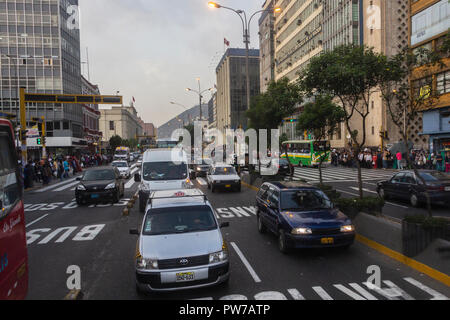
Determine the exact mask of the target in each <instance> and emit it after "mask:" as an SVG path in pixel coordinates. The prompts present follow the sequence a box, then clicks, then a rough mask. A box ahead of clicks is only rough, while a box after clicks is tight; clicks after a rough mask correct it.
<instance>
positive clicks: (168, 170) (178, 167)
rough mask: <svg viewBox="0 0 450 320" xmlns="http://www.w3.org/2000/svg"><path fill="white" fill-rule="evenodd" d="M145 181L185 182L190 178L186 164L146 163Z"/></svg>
mask: <svg viewBox="0 0 450 320" xmlns="http://www.w3.org/2000/svg"><path fill="white" fill-rule="evenodd" d="M143 172H144V180H146V181H158V180H183V179H186V178H187V176H188V172H187V165H186V163H181V164H176V163H174V162H171V161H168V162H146V163H144V169H143Z"/></svg>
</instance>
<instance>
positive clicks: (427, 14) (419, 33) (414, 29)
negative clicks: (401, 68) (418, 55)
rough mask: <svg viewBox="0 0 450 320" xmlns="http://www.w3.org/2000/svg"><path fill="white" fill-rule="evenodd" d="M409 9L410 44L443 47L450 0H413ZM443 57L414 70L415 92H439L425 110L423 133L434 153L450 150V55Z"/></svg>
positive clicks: (426, 47)
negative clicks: (433, 64) (436, 63)
mask: <svg viewBox="0 0 450 320" xmlns="http://www.w3.org/2000/svg"><path fill="white" fill-rule="evenodd" d="M410 13H411V18H410V21H411V29H410V30H411V32H410V46H411V48H412V49H413V50H419V49H420V48H425V49H428V50H430V51H431V50H436V49H438V48H440V47H441V46H442V44H443V41H444V39H445V37H446V35H447V34H448V30H449V29H450V3H449V2H448V0H441V1H439V0H435V1H429V0H415V1H414V0H413V1H411V8H410ZM441 58H442V59H441V61H440V62H441V63H440V64H439V66H433V67H426V66H423V67H418V68H417V69H415V70H413V72H412V74H411V84H412V87H413V88H414V89H415V92H418V93H420V92H427V91H429V90H431V91H432V92H435V93H437V95H438V98H437V99H436V101H435V102H434V103H433V106H431V107H427V109H426V110H424V112H423V132H422V133H421V134H423V135H427V136H429V140H430V143H429V149H430V151H431V152H434V153H445V152H450V57H449V56H448V54H446V55H442V56H441ZM424 76H425V77H424ZM430 84H431V86H430ZM421 124H422V123H421ZM409 133H411V131H409Z"/></svg>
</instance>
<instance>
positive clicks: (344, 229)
mask: <svg viewBox="0 0 450 320" xmlns="http://www.w3.org/2000/svg"><path fill="white" fill-rule="evenodd" d="M353 231H355V226H354V225H351V224H349V225H347V226H342V227H341V232H353Z"/></svg>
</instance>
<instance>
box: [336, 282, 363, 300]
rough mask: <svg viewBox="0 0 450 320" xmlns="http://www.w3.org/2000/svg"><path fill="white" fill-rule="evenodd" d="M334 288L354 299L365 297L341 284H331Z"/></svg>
mask: <svg viewBox="0 0 450 320" xmlns="http://www.w3.org/2000/svg"><path fill="white" fill-rule="evenodd" d="M333 286H334V287H335V288H336V289H338V290H340V291H342V292H343V293H345V294H346V295H348V296H349V297H351V298H352V299H354V300H366V298H364V297H362V296H360V295H359V294H357V293H355V292H353V291H352V290H350V289H348V288H346V287H344V286H343V285H342V284H335V285H333Z"/></svg>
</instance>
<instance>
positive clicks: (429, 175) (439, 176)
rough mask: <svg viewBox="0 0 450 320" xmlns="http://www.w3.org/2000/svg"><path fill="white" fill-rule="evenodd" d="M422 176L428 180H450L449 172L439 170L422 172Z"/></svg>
mask: <svg viewBox="0 0 450 320" xmlns="http://www.w3.org/2000/svg"><path fill="white" fill-rule="evenodd" d="M420 176H421V177H422V178H423V179H424V180H425V181H427V182H432V181H442V180H450V175H449V174H446V173H442V172H439V171H436V172H421V173H420Z"/></svg>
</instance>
